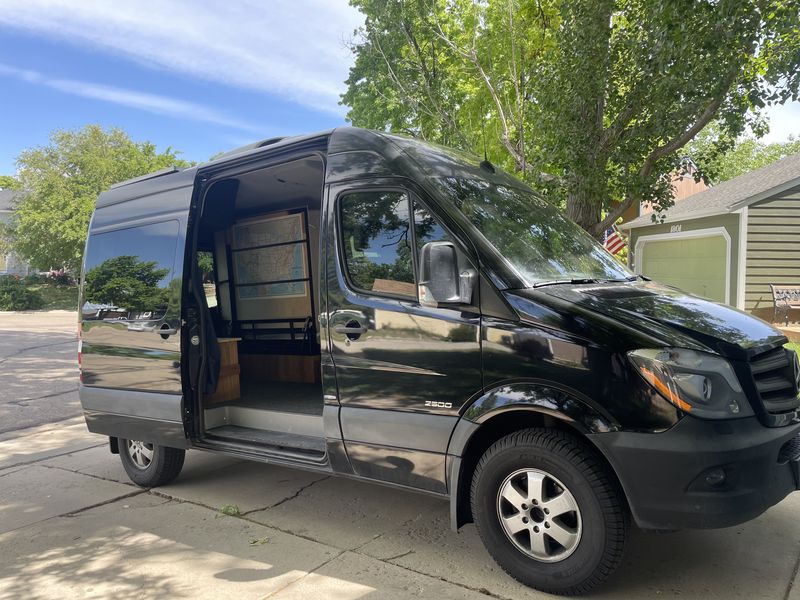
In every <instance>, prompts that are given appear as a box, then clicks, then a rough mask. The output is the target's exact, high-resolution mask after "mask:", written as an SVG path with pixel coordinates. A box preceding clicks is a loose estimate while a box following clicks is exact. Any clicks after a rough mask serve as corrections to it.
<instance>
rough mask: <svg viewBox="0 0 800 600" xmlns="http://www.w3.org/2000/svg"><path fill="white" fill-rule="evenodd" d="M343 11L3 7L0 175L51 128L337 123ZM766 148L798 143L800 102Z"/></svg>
mask: <svg viewBox="0 0 800 600" xmlns="http://www.w3.org/2000/svg"><path fill="white" fill-rule="evenodd" d="M362 22H363V17H362V16H361V15H360V14H359V13H358V11H356V10H355V9H354V8H352V7H350V6H349V5H348V3H347V0H294V1H292V0H267V1H259V0H226V2H224V3H219V2H217V3H212V2H210V1H209V0H195V1H191V0H169V1H166V0H137V1H136V2H112V1H110V0H104V1H101V0H2V9H1V10H0V174H13V173H14V172H15V170H16V169H15V166H14V161H15V159H16V157H17V156H18V155H19V153H20V152H21V151H22V150H24V149H26V148H31V147H34V146H38V145H42V144H46V143H47V141H48V135H49V133H50V132H51V131H53V130H54V129H73V128H79V127H82V126H83V125H86V124H88V123H98V124H100V125H102V126H104V127H111V126H119V127H122V128H123V129H125V130H126V131H127V132H128V133H129V134H130V136H131V137H132V138H133V139H134V140H137V141H144V140H149V141H151V142H153V143H155V144H156V145H157V147H158V149H159V150H164V149H166V148H167V147H172V148H173V149H176V150H179V151H181V153H182V157H183V158H186V159H189V160H195V161H204V160H207V159H208V158H209V157H211V156H212V155H214V154H216V153H218V152H221V151H225V150H230V149H232V148H235V147H237V146H242V145H244V144H247V143H250V142H253V141H256V140H259V139H266V138H270V137H274V136H279V135H292V134H299V133H311V132H314V131H320V130H324V129H328V128H331V127H335V126H337V125H343V124H345V118H344V117H345V113H346V108H345V107H343V106H340V105H339V96H340V94H341V93H342V92H344V89H345V85H344V80H345V79H346V78H347V74H348V69H349V67H350V64H351V63H352V55H351V53H350V51H349V50H348V49H347V46H346V42H347V41H348V40H349V39H350V38H351V37H352V35H353V31H354V30H355V29H356V28H357V27H358V26H359V25H361V23H362ZM768 117H769V119H770V124H771V131H770V133H769V134H768V135H767V137H766V138H764V141H766V142H772V141H782V140H785V139H786V138H787V137H788V136H789V135H794V136H798V135H800V103H793V104H791V105H787V106H783V107H777V108H773V109H770V110H769V112H768Z"/></svg>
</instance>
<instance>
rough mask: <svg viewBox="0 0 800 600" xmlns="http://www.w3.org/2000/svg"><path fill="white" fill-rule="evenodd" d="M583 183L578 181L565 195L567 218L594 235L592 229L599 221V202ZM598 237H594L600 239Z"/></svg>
mask: <svg viewBox="0 0 800 600" xmlns="http://www.w3.org/2000/svg"><path fill="white" fill-rule="evenodd" d="M583 183H584V182H581V181H578V182H576V185H574V186H572V190H570V192H569V193H568V195H567V216H568V217H569V218H570V219H572V220H573V221H575V222H576V223H577V224H578V225H580V226H581V227H583V228H584V229H585V230H586V231H588V232H589V233H591V234H593V235H594V231H593V230H594V228H595V227H596V226H597V224H598V223H599V222H600V221H601V218H600V217H601V200H600V198H598V197H596V196H595V195H594V194H593V193H591V192H590V191H589V190H588V189H587V187H591V186H586V185H582V184H583ZM601 235H602V232H601V234H600V235H598V236H596V237H600V236H601Z"/></svg>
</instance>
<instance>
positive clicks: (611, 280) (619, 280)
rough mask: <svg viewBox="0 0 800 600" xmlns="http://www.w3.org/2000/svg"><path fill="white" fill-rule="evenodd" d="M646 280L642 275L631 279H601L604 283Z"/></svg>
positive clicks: (632, 276)
mask: <svg viewBox="0 0 800 600" xmlns="http://www.w3.org/2000/svg"><path fill="white" fill-rule="evenodd" d="M639 279H644V277H642V276H641V275H631V276H630V277H622V278H621V279H601V280H600V281H602V282H603V283H624V282H626V281H638V280H639Z"/></svg>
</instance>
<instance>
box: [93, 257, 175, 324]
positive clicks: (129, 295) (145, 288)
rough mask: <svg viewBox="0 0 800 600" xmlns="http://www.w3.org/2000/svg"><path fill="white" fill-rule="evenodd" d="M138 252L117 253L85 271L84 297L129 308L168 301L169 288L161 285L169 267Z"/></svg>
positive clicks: (94, 302)
mask: <svg viewBox="0 0 800 600" xmlns="http://www.w3.org/2000/svg"><path fill="white" fill-rule="evenodd" d="M157 266H158V263H157V262H156V261H154V260H153V261H141V260H139V259H138V258H137V257H136V256H128V255H123V256H116V257H114V258H109V259H108V260H105V261H103V262H102V263H100V264H99V265H97V266H96V267H94V268H92V269H89V270H88V271H87V272H86V282H85V285H84V290H83V293H84V298H85V300H86V301H88V302H91V303H92V304H110V305H113V306H117V307H120V308H124V309H126V310H128V311H137V310H155V309H157V308H159V307H164V306H166V305H167V304H168V303H169V290H168V289H166V288H160V287H158V284H159V282H160V281H161V280H162V279H164V277H166V276H167V274H168V273H169V269H157V268H156V267H157Z"/></svg>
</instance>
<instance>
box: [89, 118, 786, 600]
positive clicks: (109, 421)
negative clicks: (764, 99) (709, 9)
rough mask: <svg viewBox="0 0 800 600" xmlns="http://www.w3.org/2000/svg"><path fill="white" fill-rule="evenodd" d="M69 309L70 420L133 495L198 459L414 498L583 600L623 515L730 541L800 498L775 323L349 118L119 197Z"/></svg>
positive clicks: (445, 159) (488, 167)
mask: <svg viewBox="0 0 800 600" xmlns="http://www.w3.org/2000/svg"><path fill="white" fill-rule="evenodd" d="M81 294H82V296H81V327H80V330H81V346H80V361H81V362H80V364H81V385H80V399H81V403H82V405H83V410H84V414H85V417H86V423H87V425H88V427H89V430H90V431H92V432H96V433H98V434H103V435H105V436H108V437H109V438H110V448H111V451H112V452H114V453H118V454H119V455H120V457H121V459H122V464H123V465H124V467H125V470H126V472H127V473H128V475H129V476H130V478H131V479H132V480H133V481H134V482H135V483H137V484H139V485H141V486H145V487H155V486H159V485H163V484H165V483H167V482H169V481H171V480H173V479H174V478H176V477H177V476H178V474H179V473H180V471H181V467H182V465H183V460H184V453H185V450H186V449H189V448H192V449H197V450H209V451H214V452H218V453H224V454H228V455H230V456H234V457H238V458H245V459H252V460H256V461H263V462H267V463H272V464H278V465H284V466H295V467H300V468H303V469H308V470H313V471H318V472H321V473H329V474H335V475H340V476H343V477H349V478H352V479H355V480H363V481H374V482H379V483H382V484H386V485H390V486H395V487H397V488H399V489H403V490H413V491H418V492H422V493H425V494H430V495H433V496H437V497H440V498H442V499H443V500H447V501H449V503H450V513H451V522H452V526H453V527H454V528H458V527H460V526H462V525H464V524H465V523H468V522H474V523H475V525H476V526H477V529H478V532H479V533H480V536H481V538H482V539H483V542H484V543H485V545H486V547H487V549H488V550H489V552H490V553H491V554H492V556H493V557H494V558H495V559H496V560H497V562H498V563H499V564H500V566H501V567H502V568H503V569H505V570H506V571H507V572H508V573H509V574H510V575H511V576H512V577H514V578H516V579H518V580H519V581H521V582H523V583H525V584H528V585H530V586H533V587H535V588H538V589H540V590H544V591H547V592H554V593H560V594H580V593H584V592H587V591H588V590H590V589H591V588H592V587H594V586H596V585H597V584H599V583H600V582H602V581H603V580H604V579H605V578H606V577H608V575H609V574H610V573H611V572H612V571H613V570H614V568H615V567H617V566H618V564H619V563H620V560H621V556H622V551H623V547H624V545H625V539H626V532H627V529H628V527H629V523H632V524H634V525H636V526H638V527H641V528H644V529H651V530H672V529H679V528H703V527H726V526H730V525H734V524H738V523H741V522H744V521H747V520H749V519H752V518H754V517H756V516H757V515H759V514H761V513H762V512H764V511H765V510H767V509H768V508H769V507H771V506H773V505H774V504H776V503H777V502H779V501H780V500H781V499H783V498H784V497H785V496H786V495H787V494H789V493H790V492H792V491H794V490H796V489H798V485H799V482H800V470H799V469H798V465H799V464H800V463H798V459H800V413H799V412H798V408H800V396H799V395H798V392H799V388H800V365H798V359H797V356H796V355H795V353H794V352H792V351H790V350H788V349H786V348H785V347H784V344H785V343H786V342H787V340H786V338H785V337H784V336H783V335H782V334H781V333H780V332H779V331H778V330H776V329H774V328H773V327H772V326H770V325H769V324H767V323H765V322H763V321H760V320H758V319H756V318H754V317H752V316H750V315H748V314H745V313H743V312H740V311H738V310H735V309H733V308H731V307H728V306H725V305H721V304H717V303H714V302H711V301H709V300H705V299H702V298H698V297H696V296H691V295H689V294H685V293H682V292H680V291H679V290H677V289H674V288H672V287H668V286H665V285H660V284H658V283H656V282H653V281H650V280H648V279H647V278H645V277H641V276H636V275H634V274H633V273H631V272H630V271H629V270H628V269H627V268H626V267H624V266H623V265H621V264H620V263H619V262H618V261H616V260H615V259H614V258H613V257H612V256H611V255H610V254H608V253H607V252H606V251H605V250H604V249H603V247H602V246H600V245H599V244H598V243H596V242H595V240H593V239H592V238H591V237H590V236H588V235H587V234H586V233H584V231H583V230H582V229H580V228H579V227H578V226H577V225H575V224H574V223H572V222H571V221H569V220H568V219H566V218H565V217H563V216H562V215H561V214H560V213H559V212H558V211H557V210H555V209H554V208H552V207H551V206H549V205H548V203H547V202H545V201H544V200H542V199H541V198H540V197H539V196H538V195H537V194H536V193H535V192H534V191H532V190H531V189H530V188H528V187H527V186H526V185H525V184H523V183H522V182H520V181H518V180H517V179H515V178H513V177H511V176H509V175H506V174H504V173H503V172H501V171H500V170H499V169H497V168H496V167H494V166H493V165H492V164H491V163H489V162H488V161H481V160H479V159H476V158H473V157H471V156H467V155H462V154H460V153H457V152H454V151H452V150H448V149H446V148H440V147H435V146H432V145H428V144H425V143H422V142H419V141H416V140H413V139H408V138H405V137H401V136H395V135H389V134H386V133H378V132H372V131H365V130H360V129H353V128H341V129H335V130H333V131H329V132H325V133H321V134H316V135H309V136H302V137H292V138H284V139H274V140H267V141H265V142H261V143H259V144H254V145H252V146H250V147H247V148H244V149H240V150H238V151H234V152H232V153H229V154H227V155H224V156H222V157H220V158H218V159H216V160H214V161H212V162H210V163H207V164H204V165H200V166H197V167H191V168H188V169H184V170H178V169H168V170H164V171H160V172H157V173H153V174H152V175H149V176H145V177H141V178H139V179H136V180H132V181H126V182H123V183H120V184H118V185H115V186H113V187H112V188H111V189H109V190H108V191H106V192H104V193H103V194H101V195H100V197H99V198H98V200H97V207H96V210H95V211H94V215H93V217H92V220H91V226H90V231H89V237H88V241H87V245H86V251H85V258H84V265H83V275H82V280H81ZM342 510H346V507H342ZM386 510H387V511H388V510H391V507H389V506H387V507H386Z"/></svg>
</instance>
